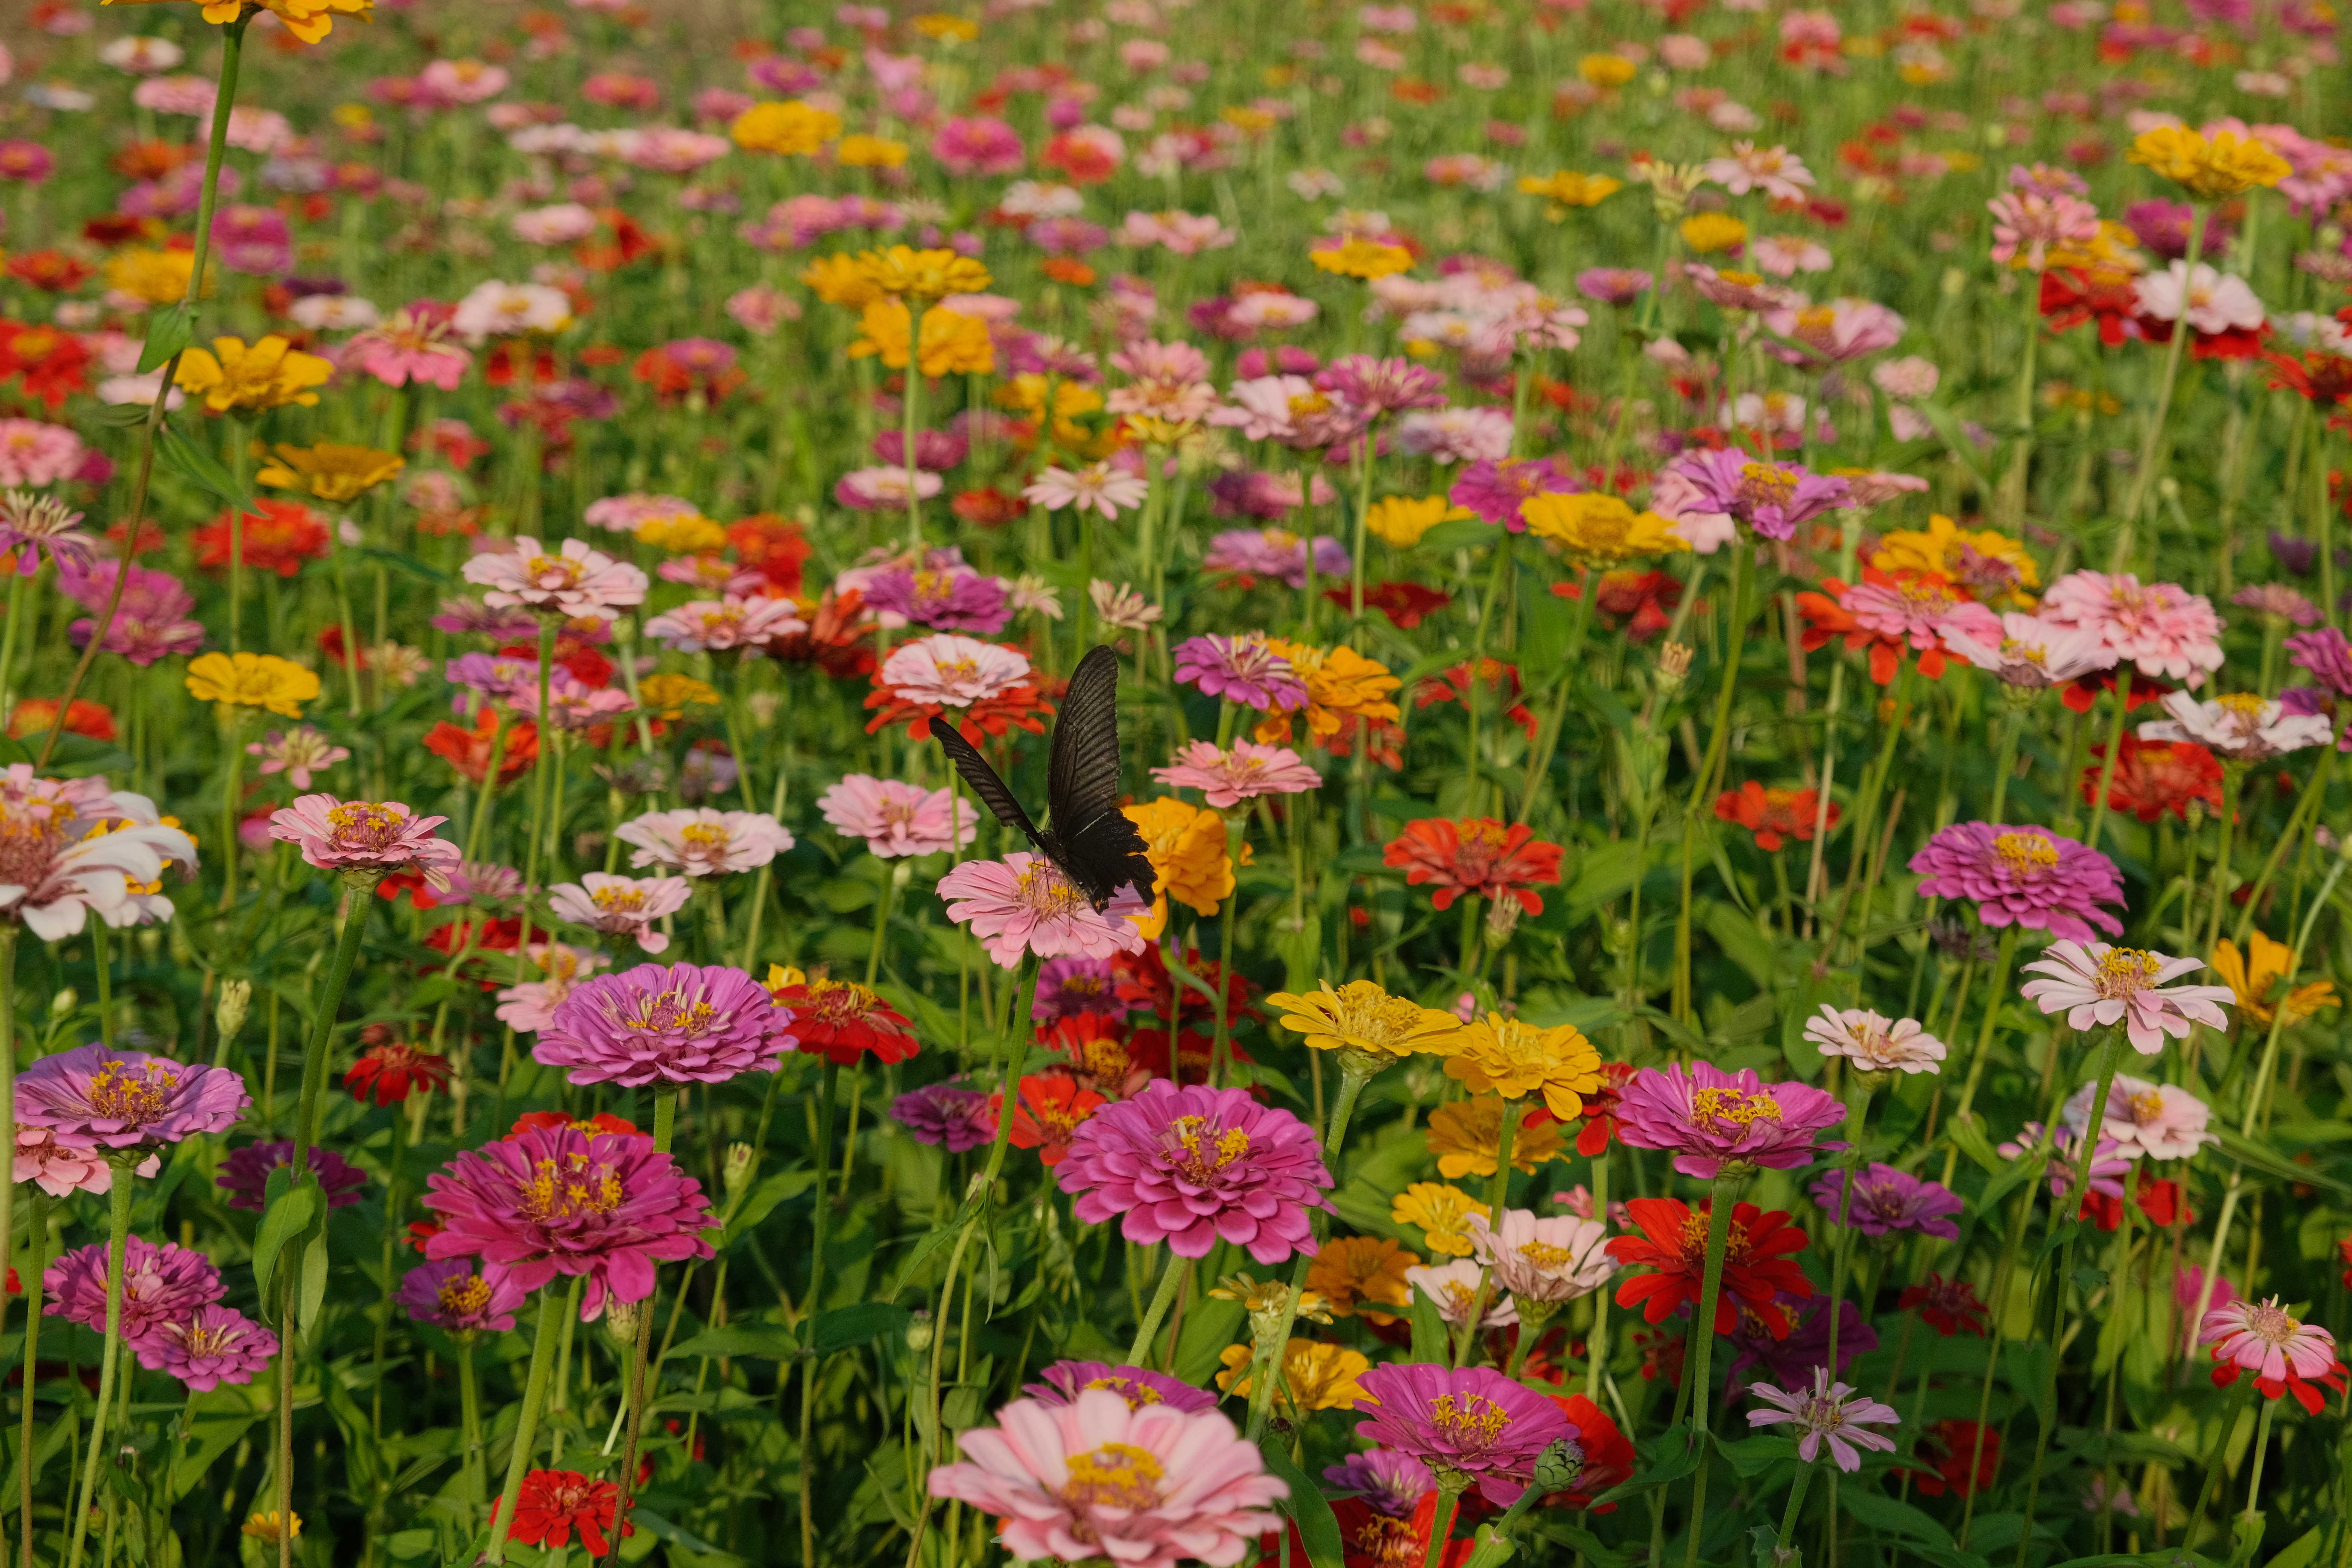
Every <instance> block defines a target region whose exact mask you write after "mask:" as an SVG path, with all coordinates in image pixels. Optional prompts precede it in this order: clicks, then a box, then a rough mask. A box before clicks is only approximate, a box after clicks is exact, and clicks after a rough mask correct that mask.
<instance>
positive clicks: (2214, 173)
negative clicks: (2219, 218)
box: [2131, 125, 2294, 202]
mask: <svg viewBox="0 0 2352 1568" xmlns="http://www.w3.org/2000/svg"><path fill="white" fill-rule="evenodd" d="M2131 161H2132V162H2133V163H2141V164H2145V165H2147V167H2148V168H2151V169H2153V170H2155V171H2156V172H2157V173H2158V174H2161V175H2163V176H2164V177H2165V178H2166V179H2168V180H2170V181H2171V182H2172V183H2173V184H2177V185H2179V186H2181V187H2182V188H2184V189H2185V190H2187V191H2188V192H2189V195H2192V196H2197V197H2199V198H2200V199H2202V200H2205V201H2209V202H2210V201H2220V200H2221V199H2222V198H2223V197H2226V196H2235V195H2244V194H2245V193H2246V192H2247V191H2250V190H2252V188H2253V187H2254V186H2256V185H2275V184H2278V183H2279V182H2280V181H2281V180H2284V179H2285V178H2286V177H2287V176H2288V175H2289V174H2293V173H2294V165H2293V164H2292V163H2288V162H2287V161H2286V160H2285V159H2284V158H2282V157H2280V156H2279V155H2278V154H2277V153H2273V152H2272V151H2271V150H2270V149H2269V148H2268V147H2266V146H2264V145H2263V143H2262V142H2257V141H2255V140H2254V139H2253V138H2252V137H2251V136H2240V135H2238V134H2236V133H2235V132H2229V131H2217V132H2214V133H2213V134H2212V135H2211V136H2200V135H2199V134H2198V133H2197V132H2194V131H2191V130H2189V129H2188V128H2187V127H2186V126H2181V125H2159V126H2158V127H2156V128H2155V129H2154V130H2152V131H2143V132H2140V133H2139V135H2138V136H2137V137H2136V138H2134V139H2133V142H2132V144H2131Z"/></svg>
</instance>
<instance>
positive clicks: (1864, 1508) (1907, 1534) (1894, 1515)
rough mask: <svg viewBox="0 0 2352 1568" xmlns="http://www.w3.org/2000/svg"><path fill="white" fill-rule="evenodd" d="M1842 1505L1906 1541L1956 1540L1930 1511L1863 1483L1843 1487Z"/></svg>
mask: <svg viewBox="0 0 2352 1568" xmlns="http://www.w3.org/2000/svg"><path fill="white" fill-rule="evenodd" d="M1838 1506H1839V1507H1841V1508H1843V1509H1844V1510H1845V1511H1846V1512H1847V1513H1848V1514H1849V1515H1851V1516H1852V1517H1853V1519H1855V1520H1856V1521H1860V1522H1861V1523H1863V1524H1864V1525H1866V1526H1868V1527H1869V1528H1870V1529H1872V1530H1880V1531H1886V1532H1887V1533H1888V1534H1890V1535H1899V1536H1902V1537H1903V1538H1904V1539H1905V1540H1906V1541H1921V1542H1927V1544H1928V1545H1930V1546H1945V1547H1948V1546H1950V1545H1951V1544H1952V1532H1951V1531H1948V1530H1946V1529H1945V1528H1944V1527H1943V1526H1942V1525H1941V1524H1938V1523H1937V1522H1936V1521H1935V1520H1934V1519H1932V1518H1930V1517H1929V1516H1928V1515H1927V1514H1926V1513H1924V1512H1922V1511H1921V1510H1918V1509H1916V1508H1914V1507H1912V1506H1911V1505H1910V1504H1909V1503H1907V1502H1904V1501H1902V1500H1900V1499H1897V1498H1891V1497H1888V1496H1887V1495H1886V1494H1885V1493H1884V1492H1875V1491H1872V1490H1871V1489H1869V1488H1867V1487H1864V1486H1862V1485H1860V1484H1855V1485H1852V1486H1845V1487H1841V1488H1839V1489H1838Z"/></svg>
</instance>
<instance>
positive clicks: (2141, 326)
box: [2040, 267, 2147, 349]
mask: <svg viewBox="0 0 2352 1568" xmlns="http://www.w3.org/2000/svg"><path fill="white" fill-rule="evenodd" d="M2040 303H2041V310H2042V315H2043V316H2045V317H2047V318H2048V319H2049V321H2050V330H2051V331H2057V332H2063V331H2069V330H2071V329H2073V328H2075V327H2079V326H2081V325H2082V324H2083V323H2084V322H2085V321H2096V322H2097V323H2098V324H2099V342H2103V343H2105V345H2106V346H2107V347H2109V348H2111V349H2112V348H2118V347H2121V346H2122V344H2123V342H2124V341H2125V340H2126V338H2138V337H2145V336H2147V327H2146V325H2145V323H2144V322H2143V321H2141V319H2140V314H2139V290H2138V289H2136V288H2134V287H2133V286H2132V279H2131V275H2130V274H2129V273H2127V272H2116V271H2109V270H2106V269H2105V268H2102V269H2100V270H2097V271H2078V270H2076V269H2075V268H2071V267H2053V268H2050V269H2049V270H2048V271H2046V272H2044V273H2043V274H2042V299H2041V301H2040Z"/></svg>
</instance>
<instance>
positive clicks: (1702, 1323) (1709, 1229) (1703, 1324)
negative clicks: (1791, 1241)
mask: <svg viewBox="0 0 2352 1568" xmlns="http://www.w3.org/2000/svg"><path fill="white" fill-rule="evenodd" d="M1744 1179H1745V1178H1744V1177H1743V1176H1741V1175H1739V1174H1736V1173H1728V1172H1725V1173H1718V1174H1717V1176H1716V1178H1715V1181H1714V1184H1713V1185H1712V1187H1711V1188H1710V1192H1709V1197H1708V1203H1707V1214H1706V1272H1705V1273H1703V1274H1702V1275H1701V1276H1700V1277H1699V1289H1698V1316H1697V1317H1696V1319H1694V1320H1693V1321H1692V1322H1691V1339H1692V1341H1693V1344H1692V1347H1691V1350H1692V1353H1691V1354H1689V1355H1686V1356H1685V1358H1684V1359H1685V1363H1687V1364H1688V1365H1689V1368H1690V1372H1689V1375H1688V1376H1686V1377H1685V1379H1684V1380H1683V1391H1684V1393H1685V1394H1690V1396H1691V1398H1692V1399H1693V1400H1694V1401H1695V1403H1696V1420H1695V1421H1694V1422H1693V1423H1692V1425H1691V1430H1690V1436H1689V1446H1690V1447H1701V1446H1702V1445H1703V1444H1704V1443H1705V1441H1706V1437H1705V1433H1706V1429H1707V1427H1708V1426H1710V1425H1711V1423H1712V1421H1713V1417H1714V1410H1713V1405H1714V1394H1713V1391H1712V1390H1710V1389H1709V1388H1708V1386H1707V1377H1708V1374H1709V1373H1711V1372H1712V1371H1713V1370H1714V1369H1713V1367H1712V1366H1711V1365H1710V1364H1709V1363H1711V1362H1712V1361H1713V1360H1714V1358H1715V1310H1716V1303H1717V1301H1718V1300H1721V1299H1722V1295H1723V1253H1724V1247H1725V1245H1726V1244H1727V1242H1728V1241H1729V1240H1730V1236H1731V1209H1732V1205H1733V1204H1734V1202H1735V1201H1736V1200H1737V1196H1738V1192H1739V1184H1740V1183H1741V1181H1742V1180H1744ZM1834 1310H1836V1309H1835V1303H1832V1311H1834ZM1832 1321H1834V1320H1832ZM1675 1405H1676V1406H1677V1412H1678V1413H1679V1407H1680V1405H1681V1400H1680V1398H1679V1397H1677V1399H1676V1400H1675ZM1706 1472H1707V1463H1706V1454H1705V1453H1704V1452H1703V1451H1702V1453H1701V1454H1700V1456H1699V1462H1698V1468H1697V1469H1696V1470H1695V1471H1693V1472H1692V1475H1691V1517H1690V1537H1689V1541H1688V1542H1687V1544H1686V1545H1685V1549H1684V1552H1683V1568H1696V1564H1697V1563H1698V1538H1699V1536H1700V1535H1701V1534H1703V1533H1704V1531H1703V1530H1702V1528H1701V1527H1702V1526H1704V1525H1705V1524H1706Z"/></svg>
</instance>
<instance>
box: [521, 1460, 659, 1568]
mask: <svg viewBox="0 0 2352 1568" xmlns="http://www.w3.org/2000/svg"><path fill="white" fill-rule="evenodd" d="M620 1509H621V1489H620V1488H619V1487H618V1486H616V1485H614V1483H613V1482H611V1481H592V1480H590V1479H588V1478H587V1477H586V1476H583V1475H582V1474H581V1473H580V1472H579V1471H577V1470H533V1471H531V1472H530V1474H529V1475H527V1476H525V1477H523V1479H522V1491H521V1493H520V1496H518V1497H517V1498H516V1499H515V1516H514V1523H513V1524H511V1525H509V1527H508V1528H507V1539H508V1540H509V1541H520V1542H522V1543H523V1544H524V1545H526V1546H551V1547H553V1548H555V1549H556V1550H557V1551H559V1552H560V1551H562V1549H563V1548H565V1547H567V1546H569V1545H571V1544H572V1531H575V1530H577V1531H579V1532H580V1544H581V1545H583V1546H585V1547H586V1548H587V1549H588V1551H589V1552H590V1553H591V1554H592V1555H593V1556H597V1557H602V1556H603V1555H604V1553H605V1552H607V1551H609V1550H610V1549H611V1547H612V1542H611V1540H610V1539H609V1538H608V1537H607V1536H606V1535H605V1533H604V1532H605V1531H608V1530H610V1529H612V1528H613V1516H614V1514H616V1513H618V1512H619V1511H620ZM497 1511H498V1510H497V1508H496V1505H493V1506H492V1508H491V1513H492V1514H493V1515H494V1516H495V1514H496V1513H497ZM621 1533H622V1534H623V1535H635V1533H636V1528H635V1526H634V1525H629V1524H623V1525H622V1526H621Z"/></svg>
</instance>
